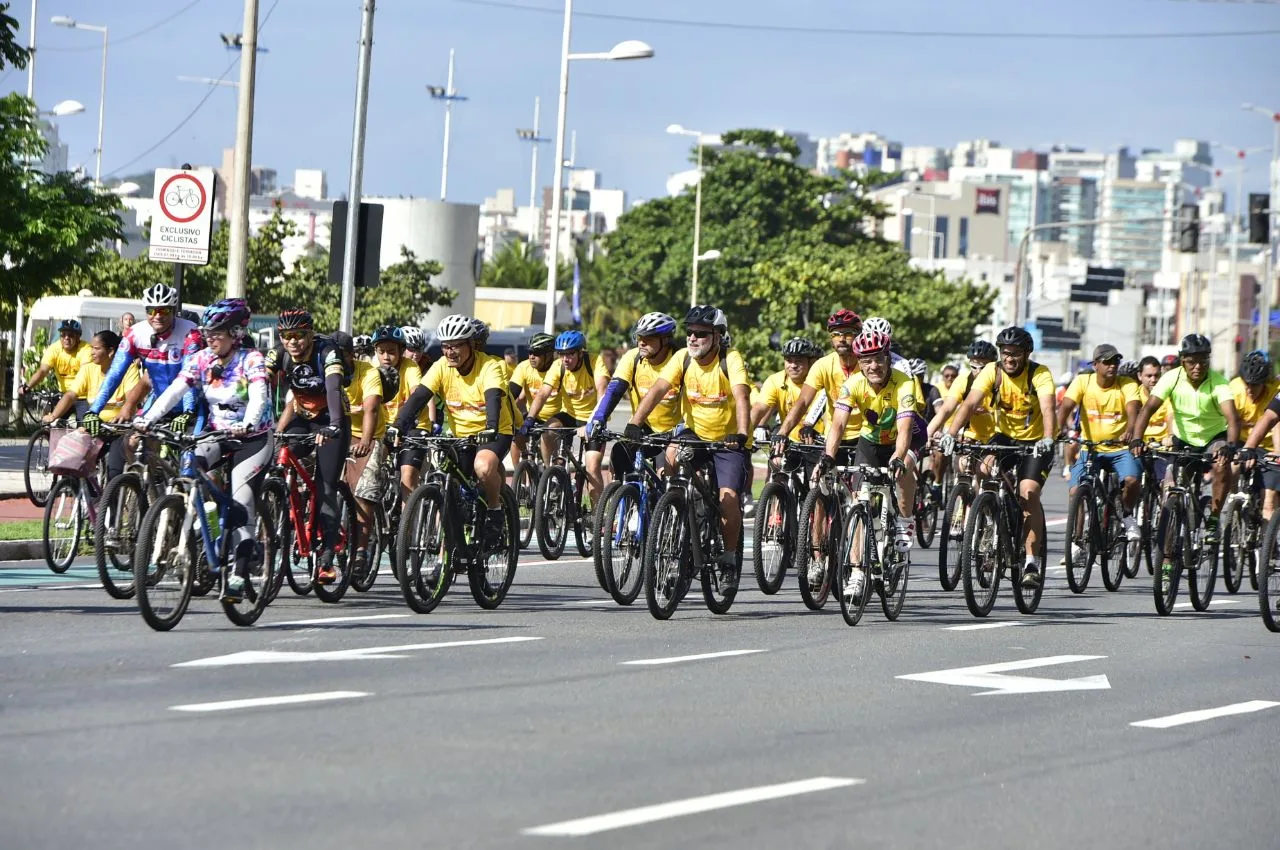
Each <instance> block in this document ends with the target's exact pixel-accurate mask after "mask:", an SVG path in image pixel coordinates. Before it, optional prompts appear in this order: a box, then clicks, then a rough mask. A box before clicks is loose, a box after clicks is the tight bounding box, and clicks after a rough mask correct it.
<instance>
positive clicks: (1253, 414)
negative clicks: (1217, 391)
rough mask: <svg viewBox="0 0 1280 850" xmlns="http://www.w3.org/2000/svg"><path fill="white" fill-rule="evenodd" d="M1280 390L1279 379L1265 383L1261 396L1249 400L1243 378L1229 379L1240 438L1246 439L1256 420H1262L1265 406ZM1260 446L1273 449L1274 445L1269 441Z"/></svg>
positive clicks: (1247, 387) (1264, 441)
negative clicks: (1237, 417) (1238, 422)
mask: <svg viewBox="0 0 1280 850" xmlns="http://www.w3.org/2000/svg"><path fill="white" fill-rule="evenodd" d="M1277 390H1280V379H1272V380H1270V381H1267V383H1266V385H1265V387H1264V388H1263V390H1262V394H1261V395H1260V396H1258V400H1257V401H1253V400H1252V399H1250V398H1249V385H1248V384H1246V383H1245V382H1244V378H1241V377H1235V378H1232V379H1231V395H1232V397H1233V398H1234V399H1235V402H1236V413H1237V414H1239V416H1240V438H1241V439H1242V440H1243V439H1247V438H1248V436H1249V432H1250V431H1251V430H1253V426H1254V425H1256V424H1258V420H1259V419H1261V418H1262V414H1263V412H1264V411H1265V410H1266V409H1267V405H1268V404H1270V403H1271V400H1272V399H1273V398H1275V397H1276V391H1277ZM1261 445H1263V446H1267V447H1270V448H1272V449H1275V448H1276V446H1275V443H1274V442H1273V441H1272V440H1271V439H1269V438H1268V439H1266V440H1263V441H1262V443H1261Z"/></svg>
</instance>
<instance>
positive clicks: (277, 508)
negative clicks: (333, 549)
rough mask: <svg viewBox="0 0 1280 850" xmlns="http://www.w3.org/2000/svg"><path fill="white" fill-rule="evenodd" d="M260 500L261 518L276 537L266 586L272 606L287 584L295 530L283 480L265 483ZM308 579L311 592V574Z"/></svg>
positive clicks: (268, 480) (268, 600)
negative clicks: (273, 559)
mask: <svg viewBox="0 0 1280 850" xmlns="http://www.w3.org/2000/svg"><path fill="white" fill-rule="evenodd" d="M260 498H261V499H262V506H261V508H260V513H259V516H261V517H263V521H264V522H266V523H267V525H268V526H269V527H270V528H271V530H272V533H273V534H274V535H275V549H276V551H275V562H274V564H273V569H272V571H271V581H270V582H268V583H267V586H266V595H267V604H268V605H270V604H271V603H272V602H274V601H275V598H276V596H278V595H279V594H280V589H281V588H282V587H283V586H284V582H285V573H287V572H289V569H290V566H289V565H290V560H291V558H292V553H293V529H292V528H291V526H290V525H289V494H288V491H286V490H285V486H284V482H283V481H282V480H280V479H279V478H275V477H271V478H268V479H267V480H266V481H264V482H263V484H262V492H261V493H260ZM307 578H308V587H307V589H308V590H310V574H309V573H308V577H307Z"/></svg>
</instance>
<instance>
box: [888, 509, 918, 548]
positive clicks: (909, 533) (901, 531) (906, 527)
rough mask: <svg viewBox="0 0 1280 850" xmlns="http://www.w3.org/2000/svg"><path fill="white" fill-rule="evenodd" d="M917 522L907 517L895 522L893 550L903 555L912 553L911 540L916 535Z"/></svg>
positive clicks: (899, 518)
mask: <svg viewBox="0 0 1280 850" xmlns="http://www.w3.org/2000/svg"><path fill="white" fill-rule="evenodd" d="M915 533H916V529H915V521H914V520H912V519H909V518H906V517H898V518H897V519H896V520H894V528H893V548H894V549H896V550H898V552H899V553H900V554H901V553H903V552H910V551H911V538H912V537H913V536H914V535H915Z"/></svg>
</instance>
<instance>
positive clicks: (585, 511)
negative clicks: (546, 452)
mask: <svg viewBox="0 0 1280 850" xmlns="http://www.w3.org/2000/svg"><path fill="white" fill-rule="evenodd" d="M573 493H574V502H573V542H574V543H576V544H577V546H578V557H580V558H592V559H593V560H594V553H595V542H596V536H595V535H596V531H595V523H594V522H593V520H594V519H595V516H596V512H595V509H594V507H593V506H592V504H591V492H590V488H589V487H588V486H587V477H586V476H585V475H583V474H582V473H578V475H576V476H574V487H573Z"/></svg>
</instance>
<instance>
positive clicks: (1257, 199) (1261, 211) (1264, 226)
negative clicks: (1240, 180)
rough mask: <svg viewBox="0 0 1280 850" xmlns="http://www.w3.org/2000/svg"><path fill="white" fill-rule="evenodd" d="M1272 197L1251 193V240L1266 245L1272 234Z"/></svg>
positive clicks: (1253, 242)
mask: <svg viewBox="0 0 1280 850" xmlns="http://www.w3.org/2000/svg"><path fill="white" fill-rule="evenodd" d="M1270 225H1271V197H1270V196H1269V195H1263V194H1258V193H1256V192H1250V193H1249V242H1250V243H1252V244H1254V245H1266V244H1267V243H1268V242H1269V241H1270V235H1271V227H1270Z"/></svg>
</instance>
